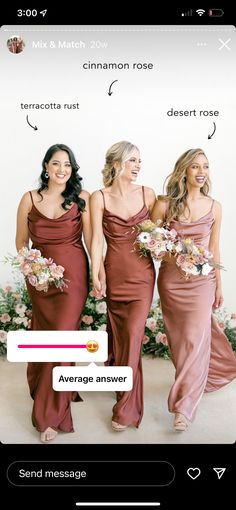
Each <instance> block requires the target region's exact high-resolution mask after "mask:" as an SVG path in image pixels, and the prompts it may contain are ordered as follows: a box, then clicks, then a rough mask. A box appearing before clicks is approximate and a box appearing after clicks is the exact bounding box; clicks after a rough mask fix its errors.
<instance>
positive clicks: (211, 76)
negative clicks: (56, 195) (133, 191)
mask: <svg viewBox="0 0 236 510" xmlns="http://www.w3.org/2000/svg"><path fill="white" fill-rule="evenodd" d="M12 35H20V36H22V37H23V38H24V40H25V49H24V51H23V52H22V53H20V54H17V55H15V54H12V53H10V52H9V51H8V49H7V47H6V41H7V39H8V38H9V37H10V36H12ZM0 36H1V41H0V43H1V61H2V63H1V69H2V73H1V74H2V78H1V88H2V92H1V142H2V144H1V183H2V193H1V204H0V234H1V248H0V260H2V259H3V257H4V255H6V254H7V253H8V252H10V253H15V244H14V241H15V223H16V210H17V206H18V203H19V200H20V198H21V196H22V195H23V193H24V192H25V191H27V190H30V189H32V188H36V187H37V185H38V177H39V174H40V172H41V161H42V159H43V157H44V154H45V152H46V150H47V149H48V147H49V146H50V145H53V144H55V143H65V144H67V145H68V146H69V147H71V149H72V150H73V151H74V153H75V156H76V158H77V160H78V163H79V165H80V167H81V169H80V173H81V175H82V177H83V183H84V188H85V189H87V190H88V191H89V192H92V191H94V190H95V189H97V188H100V187H102V176H101V169H102V168H103V164H104V156H105V152H106V151H107V149H108V147H110V145H112V144H113V143H115V142H117V141H120V140H129V141H131V142H132V143H134V144H136V145H137V146H138V147H139V148H140V152H141V158H142V172H141V173H140V176H139V181H138V183H139V184H144V185H147V186H150V187H152V188H153V189H154V190H155V193H156V194H159V193H162V186H163V182H164V180H165V178H166V176H167V175H168V174H169V173H170V172H171V171H172V169H173V166H174V164H175V161H176V160H177V158H178V157H179V156H180V155H181V154H182V153H183V152H184V151H186V150H187V149H190V148H197V147H200V148H202V149H203V150H204V151H205V152H206V155H207V156H208V158H209V162H210V176H211V179H212V183H213V188H212V193H211V196H212V197H213V198H215V199H217V200H219V201H220V202H221V203H222V206H223V223H222V233H221V260H222V263H223V264H224V266H225V267H226V269H227V271H226V272H222V280H223V289H224V297H225V305H226V306H227V308H228V309H229V311H231V312H233V311H235V304H236V303H235V298H234V287H235V283H236V281H235V274H236V257H235V253H234V249H233V239H234V237H235V215H236V198H235V183H236V177H235V132H236V125H235V89H236V87H235V85H236V83H235V29H234V27H216V26H215V27H214V26H213V27H211V28H209V27H206V26H204V27H194V26H193V27H172V28H171V27H157V26H154V27H150V26H149V27H146V28H145V27H116V26H113V27H104V28H102V27H97V28H96V27H84V26H83V27H78V26H74V27H69V28H68V29H66V28H65V27H61V28H59V27H51V28H50V27H37V26H36V27H17V28H16V27H15V28H14V27H3V28H2V29H1V34H0ZM228 39H230V41H229V43H228V45H227V46H228V47H229V49H227V47H225V46H223V47H222V48H221V46H222V43H221V42H220V41H221V40H223V41H226V40H228ZM59 41H60V42H61V43H64V41H65V42H66V44H68V43H72V42H77V46H78V47H77V48H71V49H69V48H65V47H64V48H62V49H60V48H58V44H59ZM42 42H44V43H47V48H43V47H42V46H43V45H42ZM52 43H53V44H52ZM33 45H34V46H38V47H37V48H33ZM40 45H41V47H40ZM83 45H85V46H83ZM88 61H89V62H91V63H95V64H98V63H100V64H102V65H103V66H104V65H106V64H111V63H112V64H113V69H102V70H98V69H95V70H86V69H84V68H83V64H84V63H87V62H88ZM137 62H140V63H152V64H153V69H147V70H144V69H142V70H133V69H132V66H133V63H137ZM123 63H128V65H129V69H115V68H114V67H115V66H117V65H118V64H119V67H122V65H123ZM114 80H118V81H116V82H115V83H114V84H113V86H112V89H111V90H112V92H113V93H112V95H111V96H109V95H108V90H109V86H110V84H111V83H112V82H113V81H114ZM21 103H23V104H37V103H40V104H41V103H42V104H50V103H57V104H60V105H62V108H61V109H60V110H59V109H35V108H30V109H22V108H21ZM65 103H78V104H79V109H73V110H67V109H64V104H65ZM171 108H174V109H175V110H194V109H195V110H196V113H197V115H196V116H194V117H193V116H184V117H179V116H176V117H169V116H167V111H169V110H170V109H171ZM199 110H213V111H215V110H217V111H219V115H218V116H216V117H210V116H204V117H200V116H199V115H198V112H199ZM26 115H28V119H29V121H30V123H31V124H32V125H37V127H38V130H37V131H34V130H33V129H32V128H31V127H30V126H29V125H28V124H27V121H26ZM213 122H215V124H216V132H215V134H214V136H213V138H212V139H210V140H209V139H208V134H211V133H212V132H213ZM0 272H1V279H0V284H5V283H7V282H11V280H12V276H11V268H10V267H9V266H5V265H3V264H2V263H1V265H0Z"/></svg>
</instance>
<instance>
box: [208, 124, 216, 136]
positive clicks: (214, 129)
mask: <svg viewBox="0 0 236 510" xmlns="http://www.w3.org/2000/svg"><path fill="white" fill-rule="evenodd" d="M213 124H214V131H213V133H212V134H211V135H208V140H211V138H212V137H213V135H214V133H215V130H216V125H215V122H213Z"/></svg>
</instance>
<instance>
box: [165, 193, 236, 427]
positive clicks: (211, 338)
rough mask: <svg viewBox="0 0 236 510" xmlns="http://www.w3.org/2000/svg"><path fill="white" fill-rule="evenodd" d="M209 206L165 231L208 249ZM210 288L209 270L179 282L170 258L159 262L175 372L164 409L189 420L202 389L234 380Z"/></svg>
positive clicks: (235, 368) (233, 363)
mask: <svg viewBox="0 0 236 510" xmlns="http://www.w3.org/2000/svg"><path fill="white" fill-rule="evenodd" d="M213 202H214V201H213ZM213 202H212V206H211V210H210V211H209V213H208V214H206V215H205V216H203V217H202V218H200V219H199V220H198V221H192V222H190V223H187V222H183V221H177V220H172V221H171V223H170V228H174V229H175V230H176V231H177V232H178V233H179V234H180V235H181V236H183V237H191V238H192V239H194V241H195V243H196V244H199V245H203V246H205V248H208V243H209V238H210V234H211V229H212V227H213V223H214V217H213V213H212V207H213ZM215 288H216V278H215V271H214V269H213V270H212V271H211V272H210V273H209V274H208V276H192V277H191V278H190V279H189V280H185V279H184V278H183V277H182V276H181V274H180V272H179V270H178V269H177V266H176V264H175V262H174V261H173V259H172V261H171V262H165V261H163V262H162V263H161V267H160V270H159V276H158V291H159V295H160V299H161V306H162V312H163V318H164V322H165V330H166V335H167V338H168V342H169V346H170V350H171V355H172V360H173V363H174V365H175V369H176V375H175V383H174V384H173V386H172V388H171V391H170V394H169V398H168V405H169V411H170V412H173V413H176V412H179V413H182V414H183V415H184V416H185V417H186V418H187V419H188V420H190V421H193V420H194V418H195V415H196V410H197V405H198V403H199V400H200V398H201V396H202V394H203V392H204V391H205V392H210V391H214V390H217V389H219V388H221V387H222V386H224V385H225V384H228V383H229V382H230V381H232V379H234V378H235V377H236V358H235V356H234V353H233V350H232V348H231V345H230V343H229V341H228V339H227V337H226V336H225V334H224V333H223V331H222V329H220V327H219V326H218V324H217V321H216V319H215V318H214V316H213V314H212V305H213V303H214V300H215Z"/></svg>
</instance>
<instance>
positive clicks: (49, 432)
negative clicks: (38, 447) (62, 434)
mask: <svg viewBox="0 0 236 510" xmlns="http://www.w3.org/2000/svg"><path fill="white" fill-rule="evenodd" d="M56 437H57V431H56V430H55V429H52V427H48V428H47V429H46V430H45V431H44V432H41V434H40V441H42V443H49V441H53V439H55V438H56Z"/></svg>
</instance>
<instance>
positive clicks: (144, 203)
mask: <svg viewBox="0 0 236 510" xmlns="http://www.w3.org/2000/svg"><path fill="white" fill-rule="evenodd" d="M142 192H143V205H146V202H145V193H144V186H142Z"/></svg>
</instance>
